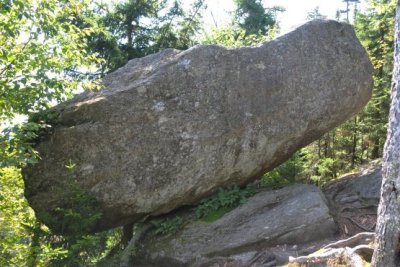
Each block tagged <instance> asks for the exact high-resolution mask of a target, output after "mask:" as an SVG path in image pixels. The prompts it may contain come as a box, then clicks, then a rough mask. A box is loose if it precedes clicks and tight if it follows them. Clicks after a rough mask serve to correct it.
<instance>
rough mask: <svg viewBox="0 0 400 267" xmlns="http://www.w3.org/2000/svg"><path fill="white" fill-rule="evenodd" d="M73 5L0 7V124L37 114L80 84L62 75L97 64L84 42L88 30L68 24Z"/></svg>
mask: <svg viewBox="0 0 400 267" xmlns="http://www.w3.org/2000/svg"><path fill="white" fill-rule="evenodd" d="M84 8H85V3H84V2H83V1H79V0H71V1H56V0H39V1H33V0H24V1H20V0H5V1H2V2H1V3H0V120H1V121H3V120H5V119H8V118H12V117H13V116H14V115H15V114H27V113H29V112H34V111H38V110H42V109H44V108H46V107H47V106H48V104H49V103H51V102H52V101H61V100H64V99H65V98H66V97H67V96H70V95H71V93H72V91H73V90H74V89H76V88H77V87H78V86H79V85H81V86H83V85H84V84H83V83H82V82H80V81H78V80H76V79H75V78H73V77H70V76H68V75H65V70H66V69H70V70H74V69H79V68H90V67H91V66H92V64H93V63H95V62H97V59H96V56H95V55H94V54H90V53H87V52H86V51H88V49H87V44H86V42H85V41H84V40H85V38H86V36H87V35H90V34H92V33H93V32H95V30H94V29H93V28H83V29H79V28H77V27H75V26H74V25H73V24H72V23H71V22H72V20H73V18H75V17H76V16H77V15H78V14H79V13H80V12H81V11H82V10H83V9H84Z"/></svg>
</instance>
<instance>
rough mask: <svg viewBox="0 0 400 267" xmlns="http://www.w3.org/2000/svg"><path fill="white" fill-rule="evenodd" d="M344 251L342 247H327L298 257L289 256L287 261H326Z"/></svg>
mask: <svg viewBox="0 0 400 267" xmlns="http://www.w3.org/2000/svg"><path fill="white" fill-rule="evenodd" d="M343 253H344V248H338V249H329V250H327V251H326V252H323V253H318V254H317V253H313V254H310V255H308V256H300V257H297V258H295V257H292V256H289V262H291V263H295V262H296V263H307V262H315V261H317V262H320V261H326V260H328V259H330V258H332V257H334V258H336V257H340V256H341V255H343Z"/></svg>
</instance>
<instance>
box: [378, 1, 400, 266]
mask: <svg viewBox="0 0 400 267" xmlns="http://www.w3.org/2000/svg"><path fill="white" fill-rule="evenodd" d="M399 7H400V0H398V1H397V10H396V29H395V50H394V53H395V57H394V70H393V79H392V103H391V107H390V114H389V129H388V135H387V139H386V143H385V149H384V153H383V154H384V155H383V156H384V158H383V166H382V176H383V180H382V188H381V201H380V203H379V208H378V222H377V226H376V248H375V251H374V255H373V258H372V266H374V267H383V266H385V267H396V266H400V257H399V238H400V47H399V45H400V43H399V42H400V10H399Z"/></svg>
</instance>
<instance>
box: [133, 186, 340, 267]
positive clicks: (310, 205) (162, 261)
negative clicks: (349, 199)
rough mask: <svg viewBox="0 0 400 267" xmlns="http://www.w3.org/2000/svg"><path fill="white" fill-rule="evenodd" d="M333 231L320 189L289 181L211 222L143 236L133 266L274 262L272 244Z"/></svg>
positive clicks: (295, 242) (306, 239) (329, 234)
mask: <svg viewBox="0 0 400 267" xmlns="http://www.w3.org/2000/svg"><path fill="white" fill-rule="evenodd" d="M337 230H338V228H337V225H336V224H335V222H334V220H333V218H332V217H331V215H330V214H329V209H328V207H327V206H326V204H325V198H324V196H323V194H322V193H321V191H320V190H319V189H318V188H317V187H316V186H313V185H292V186H288V187H285V188H283V189H280V190H274V191H264V192H260V193H258V194H256V195H255V196H253V197H251V198H250V199H249V200H248V202H247V203H245V204H243V205H242V206H240V207H238V208H236V209H234V210H233V211H231V212H229V213H227V214H225V215H224V216H223V217H222V218H220V219H218V220H217V221H215V222H213V223H202V222H192V223H190V224H188V225H186V226H185V227H184V229H182V230H181V231H179V232H178V233H176V234H171V235H169V236H164V237H158V236H152V235H148V237H147V238H145V239H144V240H142V241H141V242H140V244H141V246H140V247H139V248H138V251H137V257H136V258H135V259H134V260H133V266H135V264H137V265H138V266H140V264H150V265H151V264H153V265H155V266H159V267H170V266H171V267H172V266H176V267H178V266H211V265H212V264H217V263H218V262H230V264H233V263H235V264H238V265H237V266H250V263H254V264H255V263H257V262H258V263H257V265H254V266H263V264H273V263H274V264H276V263H277V257H276V255H275V254H274V252H276V253H278V252H277V251H278V249H277V248H276V246H285V247H286V246H288V247H289V246H291V245H295V246H299V245H301V244H304V243H307V242H311V241H315V240H322V239H325V238H330V237H333V236H334V235H335V234H336V233H337ZM268 248H271V249H270V250H268ZM295 250H296V249H295ZM297 250H299V249H297ZM280 254H282V252H280ZM279 261H283V259H279V258H278V262H279ZM204 264H206V265H204ZM207 264H209V265H207ZM217 266H219V265H217ZM232 266H236V265H232ZM271 266H273V265H271Z"/></svg>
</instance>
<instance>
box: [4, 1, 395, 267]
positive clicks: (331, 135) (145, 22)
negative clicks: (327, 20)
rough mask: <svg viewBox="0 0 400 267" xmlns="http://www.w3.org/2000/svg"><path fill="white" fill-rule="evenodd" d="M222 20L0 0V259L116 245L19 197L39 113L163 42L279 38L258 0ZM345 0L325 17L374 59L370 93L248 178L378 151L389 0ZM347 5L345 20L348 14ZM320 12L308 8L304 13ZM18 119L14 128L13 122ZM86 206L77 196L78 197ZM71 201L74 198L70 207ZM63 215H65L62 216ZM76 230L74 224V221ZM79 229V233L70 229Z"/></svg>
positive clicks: (28, 262) (45, 123)
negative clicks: (280, 160)
mask: <svg viewBox="0 0 400 267" xmlns="http://www.w3.org/2000/svg"><path fill="white" fill-rule="evenodd" d="M234 2H235V8H236V9H235V11H234V12H233V13H232V18H231V22H230V23H229V24H226V25H224V26H223V27H219V28H215V29H213V30H212V31H210V32H207V33H206V32H204V31H203V29H202V26H203V25H202V23H201V17H202V16H203V14H204V12H205V11H206V10H207V7H206V5H205V3H204V0H197V1H194V2H193V4H192V6H191V7H190V8H189V9H184V8H183V6H182V3H181V2H179V1H165V0H126V1H120V2H116V3H115V4H113V5H106V4H99V3H91V2H89V1H84V0H63V1H56V0H3V1H1V2H0V124H1V125H2V126H1V129H2V134H1V136H0V147H1V149H0V192H1V193H0V226H1V227H0V265H1V266H94V265H96V264H98V263H100V262H101V261H103V260H104V259H105V258H107V256H109V255H110V254H112V253H113V251H114V249H115V248H116V247H118V246H124V244H123V242H122V243H121V239H122V229H114V230H110V231H107V232H103V233H99V234H92V235H88V234H87V233H85V232H84V229H83V228H84V225H85V224H89V223H91V218H88V219H87V220H86V221H85V220H83V221H82V218H80V217H79V214H78V215H77V214H70V216H69V217H68V216H66V217H65V218H68V219H70V220H75V221H78V222H79V225H81V227H82V229H79V227H78V228H77V230H76V232H75V234H74V235H69V236H63V235H60V234H54V233H52V232H51V231H50V230H49V229H48V228H47V227H46V226H45V225H43V224H41V223H40V222H39V221H38V220H37V219H36V218H35V214H34V212H33V211H32V210H31V209H30V208H29V206H28V204H27V201H26V199H25V198H24V195H23V180H22V177H21V168H22V167H23V166H25V165H26V164H33V163H34V162H36V161H37V159H38V155H37V153H36V152H35V150H34V145H35V140H36V139H37V137H38V136H40V134H41V133H43V132H46V131H51V123H50V122H51V120H52V119H54V118H52V114H51V113H49V112H48V108H49V107H51V106H52V105H54V104H55V103H58V102H60V101H64V100H66V99H68V98H70V97H71V96H72V95H73V94H74V93H76V92H77V91H82V90H97V89H99V88H100V87H101V84H100V83H99V79H100V78H101V77H103V76H104V75H106V74H107V73H109V72H112V71H114V70H115V69H117V68H118V67H121V66H122V65H124V64H125V63H126V62H127V61H128V60H131V59H133V58H138V57H143V56H146V55H149V54H152V53H156V52H159V51H161V50H163V49H166V48H176V49H182V50H185V49H188V48H190V47H192V46H194V45H196V44H219V45H223V46H226V47H240V46H250V45H257V44H260V43H262V42H265V41H268V40H271V39H273V38H274V37H275V36H277V35H278V34H279V21H277V15H278V14H279V13H280V12H284V9H283V8H281V7H272V8H264V6H263V5H262V2H261V1H260V0H235V1H234ZM357 2H358V1H356V0H345V1H344V6H345V7H346V6H347V5H348V7H349V8H347V9H345V11H344V12H343V11H342V12H341V11H340V10H338V15H337V19H338V20H341V21H347V22H349V23H352V24H353V25H354V28H355V30H356V34H357V36H358V38H359V39H360V41H361V42H362V44H363V46H364V47H365V48H366V50H367V51H368V54H369V56H370V58H371V61H372V63H373V66H374V76H373V78H374V89H373V96H372V99H371V100H370V102H369V103H368V105H367V106H366V107H365V108H364V109H363V110H362V111H361V112H359V113H358V114H357V115H356V116H354V117H353V118H351V119H350V120H348V121H346V122H345V123H343V124H342V125H340V126H339V127H337V128H335V129H334V130H332V131H330V132H328V133H326V134H325V135H324V136H323V137H321V138H320V139H319V140H317V141H315V142H313V143H312V144H310V145H308V146H307V147H305V148H303V149H301V150H300V151H298V152H296V153H295V154H294V155H293V157H292V158H291V159H290V160H288V161H287V162H286V163H284V164H282V165H281V166H279V167H278V168H276V169H274V170H273V171H271V172H269V173H266V174H265V175H264V176H263V177H261V178H260V181H259V183H260V185H261V186H269V187H281V186H284V185H286V184H289V183H293V182H304V183H315V184H317V185H319V186H323V185H324V184H326V183H327V182H329V181H331V180H333V179H336V178H338V177H339V176H341V175H342V174H345V173H348V172H353V171H356V170H358V169H359V168H360V166H362V165H363V164H365V163H368V162H369V161H371V160H374V159H378V158H380V157H382V153H383V145H384V142H385V139H386V130H387V120H388V113H389V105H390V87H391V75H392V73H391V72H392V68H393V39H394V17H395V6H396V2H395V1H390V0H366V5H367V8H366V9H365V10H362V11H361V10H357V8H356V3H357ZM349 12H352V15H351V18H353V19H352V21H348V20H349V19H348V16H347V15H348V14H349ZM315 18H324V15H323V14H320V12H319V9H318V7H316V8H315V9H314V10H310V12H309V14H308V17H307V19H309V20H311V19H315ZM21 116H22V117H23V118H28V119H26V121H24V122H23V123H15V121H16V120H15V118H16V117H21ZM84 201H88V200H84ZM79 203H81V202H79ZM66 212H68V211H66ZM82 225H83V226H82ZM80 230H82V231H80Z"/></svg>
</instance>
